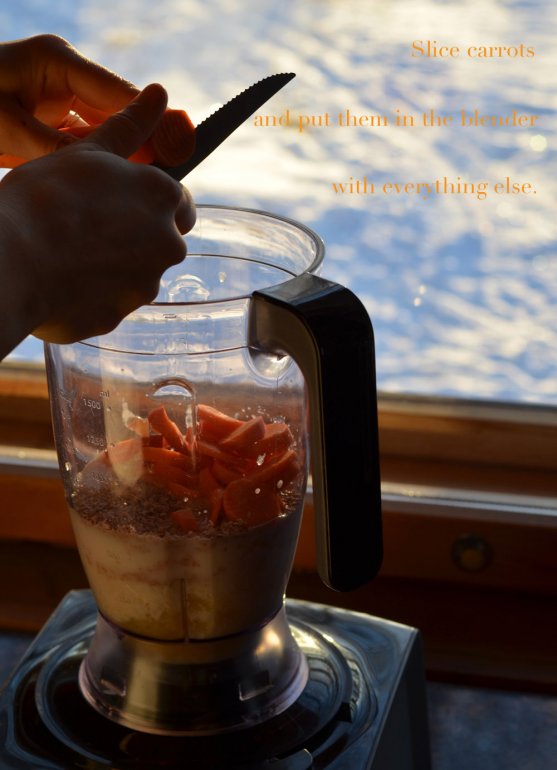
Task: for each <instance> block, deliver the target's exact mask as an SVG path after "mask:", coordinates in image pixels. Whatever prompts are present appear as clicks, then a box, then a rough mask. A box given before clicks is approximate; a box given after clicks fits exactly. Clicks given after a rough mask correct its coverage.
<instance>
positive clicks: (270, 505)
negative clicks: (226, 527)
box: [222, 479, 282, 527]
mask: <svg viewBox="0 0 557 770" xmlns="http://www.w3.org/2000/svg"><path fill="white" fill-rule="evenodd" d="M222 502H223V509H224V515H225V516H226V518H227V519H228V520H229V521H242V522H244V523H245V524H247V525H248V526H251V527H254V526H257V525H258V524H264V523H265V522H266V521H271V519H274V518H276V517H277V516H279V515H280V514H281V512H282V503H281V500H280V497H279V496H278V494H277V493H276V492H275V491H274V489H273V488H272V486H269V485H264V486H263V485H262V486H259V485H258V484H254V483H253V481H252V480H251V479H238V480H237V481H233V482H232V483H231V484H229V485H228V486H227V487H226V489H225V491H224V497H223V501H222Z"/></svg>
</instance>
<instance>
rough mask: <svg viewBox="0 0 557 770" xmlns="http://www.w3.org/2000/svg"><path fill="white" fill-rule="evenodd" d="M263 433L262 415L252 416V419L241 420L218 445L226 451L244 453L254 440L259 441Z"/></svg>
mask: <svg viewBox="0 0 557 770" xmlns="http://www.w3.org/2000/svg"><path fill="white" fill-rule="evenodd" d="M264 435H265V423H264V421H263V418H262V417H254V418H253V419H252V420H246V422H242V424H241V425H240V426H238V427H237V428H236V430H233V431H232V433H231V434H230V435H229V436H227V437H226V438H225V439H223V440H222V441H221V442H220V444H219V446H220V448H221V449H224V450H225V451H226V452H237V453H238V454H245V452H246V450H248V451H249V449H250V448H251V447H252V445H253V444H255V442H256V441H260V440H261V439H262V438H263V436H264Z"/></svg>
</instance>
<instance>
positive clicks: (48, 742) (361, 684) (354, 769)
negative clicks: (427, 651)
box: [0, 591, 430, 770]
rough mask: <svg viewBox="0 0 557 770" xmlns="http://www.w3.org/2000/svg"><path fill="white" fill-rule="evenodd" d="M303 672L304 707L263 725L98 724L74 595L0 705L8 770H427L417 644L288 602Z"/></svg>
mask: <svg viewBox="0 0 557 770" xmlns="http://www.w3.org/2000/svg"><path fill="white" fill-rule="evenodd" d="M286 612H287V616H288V620H289V623H290V626H291V629H292V633H293V635H294V637H295V639H296V641H297V643H298V644H299V645H300V647H301V648H302V651H303V652H304V655H305V656H306V659H307V661H308V669H309V674H308V681H307V684H306V686H305V688H304V689H303V691H302V693H301V695H300V696H299V698H298V699H297V700H296V701H295V702H294V703H293V704H292V705H291V706H289V708H287V709H286V710H285V711H284V712H283V713H282V714H279V715H277V716H274V717H272V718H270V719H269V720H267V721H266V722H264V723H263V724H259V725H256V726H254V727H248V728H245V729H241V730H237V731H235V732H231V733H227V734H224V735H218V736H203V735H202V736H195V737H191V736H188V737H178V736H172V737H170V736H159V735H150V734H147V733H140V732H136V731H134V730H132V729H130V728H128V727H125V726H123V725H119V724H116V723H114V722H112V721H109V720H108V719H106V718H105V717H103V716H101V715H100V714H99V713H98V712H97V711H96V710H95V709H93V708H92V707H91V706H90V705H89V703H87V701H86V700H85V698H84V697H83V695H82V694H81V691H80V689H79V686H78V670H79V666H80V664H81V661H82V660H83V658H84V656H85V654H86V652H87V649H88V647H89V644H90V642H91V638H92V636H93V631H94V628H95V623H96V618H97V610H96V605H95V603H94V600H93V598H92V595H91V593H90V592H89V591H73V592H71V593H70V594H68V595H67V596H66V597H65V599H64V600H63V602H62V603H61V604H60V606H59V607H58V608H57V610H56V611H55V613H54V614H53V615H52V617H51V618H50V619H49V621H48V622H47V624H46V625H45V626H44V628H43V630H42V631H41V633H40V634H39V635H38V636H37V637H36V639H35V640H34V642H33V643H32V644H31V646H30V648H29V650H28V651H27V653H26V655H25V656H24V658H23V659H22V661H21V663H20V665H19V666H18V668H17V669H16V671H15V672H14V673H13V675H12V677H11V678H10V679H9V680H8V682H7V683H6V685H5V687H4V689H3V691H2V693H0V736H1V737H2V740H1V741H0V744H1V746H0V766H1V767H2V768H3V770H4V768H5V770H62V769H63V770H73V768H83V767H90V768H95V770H97V769H98V770H102V769H103V768H107V769H108V768H111V770H131V768H134V770H150V769H151V768H153V770H154V769H155V768H169V770H178V768H186V767H187V768H188V770H224V769H225V768H231V769H233V770H310V768H315V769H317V768H323V769H325V768H333V769H335V770H429V768H430V758H429V741H428V731H427V711H426V699H425V686H424V685H425V683H424V677H423V664H422V657H421V646H420V637H419V634H418V632H417V631H416V629H412V628H408V627H406V626H402V625H400V624H396V623H390V622H388V621H385V620H381V619H378V618H373V617H370V616H367V615H363V614H360V613H355V612H349V611H346V610H341V609H337V608H334V607H328V606H324V605H319V604H311V603H308V602H302V601H295V600H287V602H286Z"/></svg>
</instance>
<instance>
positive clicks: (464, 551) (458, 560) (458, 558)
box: [452, 535, 493, 572]
mask: <svg viewBox="0 0 557 770" xmlns="http://www.w3.org/2000/svg"><path fill="white" fill-rule="evenodd" d="M452 557H453V561H454V562H455V564H456V565H457V567H459V568H460V569H462V570H464V571H465V572H480V571H481V570H483V569H485V568H486V567H488V566H489V564H490V563H491V560H492V558H493V549H492V548H491V546H490V545H489V543H488V542H487V540H484V538H483V537H480V536H479V535H462V536H461V537H459V538H458V539H457V540H455V542H454V543H453V547H452Z"/></svg>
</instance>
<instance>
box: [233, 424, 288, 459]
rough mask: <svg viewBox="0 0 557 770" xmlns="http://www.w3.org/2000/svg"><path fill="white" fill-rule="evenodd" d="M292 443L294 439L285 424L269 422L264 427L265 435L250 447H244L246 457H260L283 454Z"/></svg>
mask: <svg viewBox="0 0 557 770" xmlns="http://www.w3.org/2000/svg"><path fill="white" fill-rule="evenodd" d="M293 441H294V437H293V435H292V432H291V430H290V428H289V427H288V425H287V424H286V423H285V422H270V423H267V424H266V425H265V433H264V435H263V438H260V439H259V440H258V441H256V442H255V443H254V444H252V445H251V446H246V447H245V449H244V451H243V454H244V455H245V456H246V457H262V456H264V455H276V454H280V453H282V452H285V451H286V450H287V449H288V448H289V447H290V446H291V444H292V442H293Z"/></svg>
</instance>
